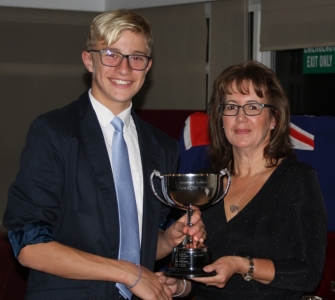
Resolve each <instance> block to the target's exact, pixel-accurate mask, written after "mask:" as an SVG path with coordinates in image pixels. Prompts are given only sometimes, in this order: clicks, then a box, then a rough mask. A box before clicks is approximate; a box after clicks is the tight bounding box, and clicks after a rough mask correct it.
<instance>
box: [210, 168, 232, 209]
mask: <svg viewBox="0 0 335 300" xmlns="http://www.w3.org/2000/svg"><path fill="white" fill-rule="evenodd" d="M225 175H227V177H228V181H227V186H226V189H225V191H224V192H223V194H222V195H221V196H220V197H219V198H218V199H216V200H215V201H214V202H213V204H215V203H217V202H219V201H220V200H221V199H222V198H223V197H224V196H226V194H227V192H228V189H229V187H230V183H231V176H230V172H229V171H228V170H227V169H223V170H221V171H220V178H221V177H223V176H225Z"/></svg>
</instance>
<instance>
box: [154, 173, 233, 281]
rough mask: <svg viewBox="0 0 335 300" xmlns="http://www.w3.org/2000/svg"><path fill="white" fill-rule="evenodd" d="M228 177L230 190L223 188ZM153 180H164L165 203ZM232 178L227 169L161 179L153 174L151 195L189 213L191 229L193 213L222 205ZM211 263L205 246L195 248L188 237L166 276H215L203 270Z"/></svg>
mask: <svg viewBox="0 0 335 300" xmlns="http://www.w3.org/2000/svg"><path fill="white" fill-rule="evenodd" d="M226 175H227V177H228V180H227V186H226V188H225V189H224V188H223V178H222V177H223V176H226ZM154 177H158V178H159V179H160V180H161V189H162V193H163V196H164V199H163V198H161V197H160V196H159V195H158V194H157V192H156V190H155V187H154V183H153V180H154ZM230 182H231V177H230V174H229V172H228V171H227V169H223V170H221V171H220V174H167V175H161V174H160V172H159V171H156V170H154V171H153V172H152V174H151V176H150V183H151V188H152V191H153V192H154V194H155V196H156V197H157V199H158V200H159V201H161V202H162V203H164V204H165V205H168V206H170V207H174V208H177V209H182V210H185V211H186V213H187V225H188V226H190V227H191V226H192V223H191V217H192V214H193V211H194V210H199V209H205V208H207V207H209V206H211V205H214V204H216V203H217V202H219V201H220V200H221V199H223V197H224V196H225V195H226V194H227V191H228V188H229V186H230ZM211 262H212V258H211V252H210V250H209V248H208V247H207V246H205V245H204V244H200V243H198V244H195V243H194V241H193V238H192V236H190V235H187V236H186V237H185V239H184V240H183V242H182V243H181V244H180V245H178V246H177V247H174V248H173V251H172V265H171V267H170V268H169V269H168V270H166V271H165V274H166V275H167V276H171V277H182V278H193V277H207V276H214V275H216V272H211V273H207V272H204V271H203V267H204V266H206V265H208V264H210V263H211Z"/></svg>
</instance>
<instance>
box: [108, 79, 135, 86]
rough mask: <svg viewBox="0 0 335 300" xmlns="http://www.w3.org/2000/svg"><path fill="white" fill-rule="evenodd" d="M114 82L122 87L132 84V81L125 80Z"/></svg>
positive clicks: (113, 80) (115, 80)
mask: <svg viewBox="0 0 335 300" xmlns="http://www.w3.org/2000/svg"><path fill="white" fill-rule="evenodd" d="M111 81H112V82H115V83H117V84H122V85H127V84H130V83H131V81H125V80H121V79H111Z"/></svg>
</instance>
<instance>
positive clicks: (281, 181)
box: [194, 159, 327, 300]
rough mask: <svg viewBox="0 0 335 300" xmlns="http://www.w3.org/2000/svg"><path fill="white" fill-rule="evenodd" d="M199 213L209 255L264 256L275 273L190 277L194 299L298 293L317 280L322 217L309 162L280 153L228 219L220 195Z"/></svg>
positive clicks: (281, 298) (324, 229)
mask: <svg viewBox="0 0 335 300" xmlns="http://www.w3.org/2000/svg"><path fill="white" fill-rule="evenodd" d="M228 193H229V191H228ZM202 218H203V221H204V223H205V226H206V230H207V239H206V241H205V243H206V245H207V246H209V247H210V250H211V252H212V258H213V261H215V260H216V259H218V258H219V257H222V256H226V255H238V256H250V257H253V258H268V259H271V260H272V261H273V262H274V265H275V278H274V280H273V281H272V282H271V283H270V284H267V285H266V284H262V283H259V282H257V281H256V280H252V281H250V282H247V281H245V280H243V278H242V276H241V275H240V274H235V275H234V276H233V277H232V278H231V279H230V280H229V281H228V283H227V284H226V286H225V287H224V288H222V289H219V288H216V287H207V286H205V285H203V284H198V283H195V284H194V286H195V288H196V293H197V297H196V299H197V300H202V299H206V300H219V299H225V300H229V299H231V300H242V299H246V300H247V299H248V300H251V299H255V300H256V299H257V300H262V299H271V300H276V299H278V300H284V299H300V297H301V296H302V294H303V292H304V291H313V290H314V289H315V288H316V286H317V284H318V283H319V281H320V279H321V275H322V271H323V265H324V260H325V247H326V234H327V219H326V210H325V206H324V202H323V198H322V194H321V190H320V187H319V182H318V179H317V175H316V172H315V171H314V170H313V168H312V167H311V166H309V165H307V164H305V163H301V162H297V161H296V160H295V159H285V160H284V161H283V162H282V163H281V164H280V165H279V166H278V167H277V169H276V170H275V171H274V172H273V173H272V174H271V176H270V177H269V179H268V180H267V181H266V182H265V184H264V186H263V187H262V188H261V190H260V191H259V192H258V193H257V195H256V196H255V197H254V198H253V199H252V200H251V201H250V202H249V203H248V204H247V205H246V206H245V207H244V209H242V210H241V211H240V212H239V213H238V214H237V215H236V216H235V217H234V218H232V219H231V220H230V221H229V222H227V221H226V217H225V212H224V207H223V202H222V201H220V202H219V203H217V204H216V205H214V206H212V207H210V208H208V209H206V210H205V211H203V212H202Z"/></svg>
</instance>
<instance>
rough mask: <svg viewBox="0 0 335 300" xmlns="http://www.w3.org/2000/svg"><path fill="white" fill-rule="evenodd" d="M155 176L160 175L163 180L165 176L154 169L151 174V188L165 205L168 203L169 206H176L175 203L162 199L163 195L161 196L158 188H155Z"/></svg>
mask: <svg viewBox="0 0 335 300" xmlns="http://www.w3.org/2000/svg"><path fill="white" fill-rule="evenodd" d="M154 176H156V177H159V178H160V179H161V180H162V178H163V176H161V173H160V172H159V171H156V170H154V171H153V172H152V173H151V175H150V184H151V189H152V191H153V192H154V195H155V196H156V198H157V199H158V200H159V201H160V202H162V203H164V204H165V205H168V206H170V207H174V205H172V204H171V203H169V202H168V201H165V200H163V199H162V198H161V197H159V195H158V194H157V193H156V190H155V187H154V183H153V178H154Z"/></svg>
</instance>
